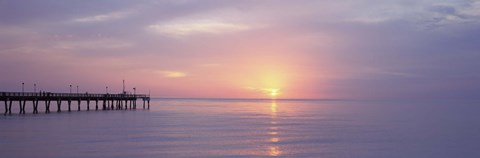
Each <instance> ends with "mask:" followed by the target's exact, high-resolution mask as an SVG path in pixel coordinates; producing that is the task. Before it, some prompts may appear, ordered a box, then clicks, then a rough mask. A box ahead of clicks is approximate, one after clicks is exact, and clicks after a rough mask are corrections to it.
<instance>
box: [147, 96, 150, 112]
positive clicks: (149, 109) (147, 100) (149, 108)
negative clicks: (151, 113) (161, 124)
mask: <svg viewBox="0 0 480 158" xmlns="http://www.w3.org/2000/svg"><path fill="white" fill-rule="evenodd" d="M147 102H148V109H149V110H150V99H148V100H147Z"/></svg>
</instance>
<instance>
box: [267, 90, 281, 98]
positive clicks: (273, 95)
mask: <svg viewBox="0 0 480 158" xmlns="http://www.w3.org/2000/svg"><path fill="white" fill-rule="evenodd" d="M268 93H269V94H270V96H272V97H276V96H278V94H279V89H275V88H271V89H268Z"/></svg>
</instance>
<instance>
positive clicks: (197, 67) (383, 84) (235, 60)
mask: <svg viewBox="0 0 480 158" xmlns="http://www.w3.org/2000/svg"><path fill="white" fill-rule="evenodd" d="M0 67H1V69H0V76H1V77H0V91H22V83H25V88H24V89H25V91H34V89H35V90H36V91H38V90H42V91H52V92H69V85H73V87H76V86H79V92H82V93H84V92H89V93H105V91H107V90H106V87H107V86H108V87H109V89H108V91H109V93H116V92H118V93H120V92H121V91H122V80H125V81H126V90H127V91H130V92H131V91H133V90H132V89H133V88H134V87H136V89H137V93H149V91H150V93H151V95H152V96H155V97H189V98H190V97H194V98H196V97H201V98H204V97H206V98H270V97H274V98H309V99H475V98H480V82H479V81H480V0H355V1H353V0H339V1H327V0H288V1H287V0H263V1H258V0H135V1H132V0H102V1H98V0H42V1H19V0H0ZM34 84H36V85H37V86H36V88H34V86H33V85H34ZM73 91H76V89H75V88H74V90H73Z"/></svg>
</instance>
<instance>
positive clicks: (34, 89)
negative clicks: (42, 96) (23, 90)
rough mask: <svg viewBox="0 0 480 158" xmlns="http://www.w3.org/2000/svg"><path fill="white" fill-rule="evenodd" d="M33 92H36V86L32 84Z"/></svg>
mask: <svg viewBox="0 0 480 158" xmlns="http://www.w3.org/2000/svg"><path fill="white" fill-rule="evenodd" d="M33 92H34V93H36V92H37V84H36V83H34V84H33Z"/></svg>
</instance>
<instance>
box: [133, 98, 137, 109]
mask: <svg viewBox="0 0 480 158" xmlns="http://www.w3.org/2000/svg"><path fill="white" fill-rule="evenodd" d="M133 109H137V98H135V99H134V100H133Z"/></svg>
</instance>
